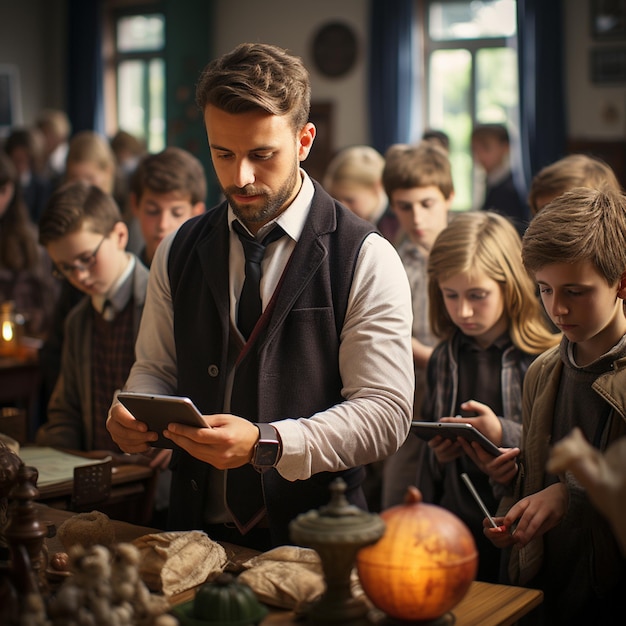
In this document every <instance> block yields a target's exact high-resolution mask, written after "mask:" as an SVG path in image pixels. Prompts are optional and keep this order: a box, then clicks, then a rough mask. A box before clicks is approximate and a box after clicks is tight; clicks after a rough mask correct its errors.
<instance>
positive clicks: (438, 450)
mask: <svg viewBox="0 0 626 626" xmlns="http://www.w3.org/2000/svg"><path fill="white" fill-rule="evenodd" d="M428 445H429V446H430V448H431V450H432V451H433V452H434V453H435V456H436V457H437V461H438V462H439V463H441V464H442V465H443V464H445V463H450V461H454V459H457V458H458V457H460V456H461V455H462V454H463V449H462V448H461V445H460V444H459V442H458V441H452V439H446V438H445V437H441V436H439V435H437V436H436V437H433V438H432V439H431V440H430V441H429V442H428Z"/></svg>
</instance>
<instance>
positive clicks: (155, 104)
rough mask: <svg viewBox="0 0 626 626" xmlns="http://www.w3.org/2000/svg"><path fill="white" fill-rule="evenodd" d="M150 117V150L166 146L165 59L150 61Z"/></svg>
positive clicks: (155, 150)
mask: <svg viewBox="0 0 626 626" xmlns="http://www.w3.org/2000/svg"><path fill="white" fill-rule="evenodd" d="M149 71H150V77H149V81H150V87H149V91H150V119H149V120H148V141H147V144H148V151H149V152H160V151H161V150H163V149H164V148H165V63H164V61H163V59H153V60H152V61H150V70H149Z"/></svg>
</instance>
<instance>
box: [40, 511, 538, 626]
mask: <svg viewBox="0 0 626 626" xmlns="http://www.w3.org/2000/svg"><path fill="white" fill-rule="evenodd" d="M70 515H71V514H70V513H68V512H67V511H59V510H53V509H48V508H47V507H42V509H41V519H42V520H43V519H46V520H48V521H51V522H53V523H54V524H56V525H58V524H60V523H61V522H62V521H63V520H65V519H67V517H69V516H70ZM114 525H115V533H116V539H117V541H119V542H124V541H132V540H133V539H135V538H137V537H140V536H142V535H145V534H148V533H151V532H157V531H155V530H154V529H151V528H147V527H143V526H135V525H133V524H127V523H125V522H117V521H115V522H114ZM46 541H47V543H48V549H49V551H50V552H51V553H52V552H56V551H59V550H61V549H62V548H61V546H60V544H59V542H58V540H57V539H56V538H51V539H47V540H46ZM223 545H224V547H225V548H226V552H227V555H228V557H229V559H230V560H231V561H232V562H233V563H240V562H242V561H244V560H247V559H248V558H250V557H251V556H252V555H253V554H255V552H253V551H251V550H247V549H244V548H239V547H238V546H233V545H231V544H223ZM193 594H194V591H193V590H189V591H187V592H185V593H183V594H180V595H179V596H176V597H175V598H173V599H172V601H173V604H178V603H181V602H185V601H187V600H189V599H191V598H193ZM542 600H543V593H542V592H541V591H537V590H535V589H525V588H522V587H512V586H509V585H493V584H490V583H483V582H473V583H472V585H471V587H470V589H469V591H468V592H467V595H466V596H465V598H463V600H462V601H461V602H460V603H459V604H458V605H457V606H456V607H455V608H454V610H453V611H452V613H453V615H454V617H455V622H454V626H510V625H511V624H514V623H515V622H516V621H517V620H519V619H520V618H521V617H522V616H524V615H526V614H527V613H529V612H530V611H531V610H532V609H534V608H535V607H537V606H539V604H541V602H542ZM301 625H302V622H301V621H300V622H298V621H296V620H295V618H294V615H293V613H292V612H291V611H281V610H278V609H276V610H272V611H271V612H270V614H269V615H268V616H267V617H266V618H265V619H264V620H263V621H262V622H261V626H301Z"/></svg>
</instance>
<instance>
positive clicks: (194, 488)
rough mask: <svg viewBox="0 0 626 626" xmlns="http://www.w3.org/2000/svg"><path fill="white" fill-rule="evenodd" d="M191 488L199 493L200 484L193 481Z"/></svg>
mask: <svg viewBox="0 0 626 626" xmlns="http://www.w3.org/2000/svg"><path fill="white" fill-rule="evenodd" d="M191 488H192V489H193V490H194V491H198V483H197V482H196V481H195V480H193V479H192V481H191Z"/></svg>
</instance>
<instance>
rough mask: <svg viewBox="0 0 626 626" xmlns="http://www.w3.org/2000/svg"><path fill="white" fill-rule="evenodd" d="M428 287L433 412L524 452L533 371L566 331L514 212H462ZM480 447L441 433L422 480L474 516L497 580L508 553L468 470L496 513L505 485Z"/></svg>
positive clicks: (444, 235)
mask: <svg viewBox="0 0 626 626" xmlns="http://www.w3.org/2000/svg"><path fill="white" fill-rule="evenodd" d="M428 290H429V317H430V324H431V329H432V331H433V332H434V334H435V335H436V336H438V337H439V338H440V343H439V344H438V346H437V347H436V348H435V350H434V352H433V354H432V356H431V358H430V360H429V362H428V367H427V381H426V392H425V400H424V406H423V410H422V415H423V418H424V419H425V420H430V421H439V420H441V421H448V422H455V421H456V422H468V423H471V424H472V425H473V426H474V427H475V428H477V429H478V430H480V431H481V432H482V433H483V434H484V435H485V436H487V437H488V438H489V439H490V440H491V441H493V442H494V443H495V444H496V445H497V446H499V447H502V448H504V447H506V448H511V449H512V450H510V451H507V454H509V455H513V454H518V453H519V449H518V448H517V447H516V446H518V445H519V442H520V438H521V416H522V382H523V380H524V375H525V374H526V370H527V369H528V366H529V365H530V363H531V362H532V361H533V360H534V359H535V357H536V356H537V355H538V354H540V353H541V352H543V351H545V350H547V349H548V348H550V347H551V346H553V345H555V344H556V343H558V341H559V339H560V337H559V336H557V335H554V334H552V333H551V332H550V330H549V328H548V326H547V324H546V321H545V316H544V315H543V313H542V311H541V308H540V304H539V301H538V299H537V297H536V296H535V288H534V283H533V282H532V281H531V279H530V277H529V276H528V274H527V273H526V271H525V270H524V267H523V265H522V257H521V240H520V237H519V235H518V234H517V231H516V229H515V228H514V226H513V225H512V224H511V222H510V221H509V220H508V219H507V218H505V217H503V216H501V215H498V214H496V213H493V212H490V211H480V212H472V213H466V214H461V215H459V216H458V217H456V218H455V219H454V220H453V221H452V222H451V224H450V225H449V226H448V227H447V228H445V229H444V230H443V231H442V232H441V233H440V234H439V236H438V238H437V239H436V241H435V244H434V246H433V248H432V250H431V252H430V257H429V262H428ZM473 445H477V444H473ZM475 454H476V452H475V451H474V449H473V447H472V446H470V445H469V444H468V443H465V442H463V441H462V440H460V439H458V440H456V441H452V440H449V439H445V440H444V439H443V438H442V437H435V438H434V439H432V440H431V441H430V442H429V443H428V445H425V446H424V447H423V460H422V463H421V465H420V469H419V474H418V487H420V489H421V490H422V493H423V495H424V499H425V500H426V501H431V502H435V503H437V504H440V505H441V506H444V507H445V508H447V509H449V510H451V511H453V512H454V513H456V514H457V515H458V516H459V517H460V518H461V519H462V520H463V521H465V523H466V524H467V525H468V526H469V528H470V530H471V531H472V533H473V535H474V538H475V539H476V543H477V546H478V549H479V553H480V559H479V570H478V578H479V579H480V580H486V581H491V582H496V581H498V579H499V563H500V554H499V552H498V550H497V549H495V548H494V546H493V545H492V544H491V542H489V541H488V540H487V539H486V538H485V537H484V535H483V532H482V520H483V518H484V515H483V513H482V512H481V510H480V509H479V508H478V506H477V505H476V503H475V501H474V500H473V498H472V496H471V494H470V493H469V491H468V489H467V487H466V485H465V484H463V482H462V480H461V474H462V473H467V474H468V475H469V476H470V478H471V480H472V481H473V483H474V485H475V487H476V489H477V490H478V492H479V493H480V495H481V496H482V498H483V500H484V501H485V503H486V505H487V507H488V508H489V509H490V510H491V511H492V513H495V511H496V509H497V504H498V494H497V493H495V492H494V491H493V490H492V487H491V485H490V482H489V478H488V476H487V475H486V474H485V473H483V472H482V471H481V470H480V469H479V467H478V466H477V465H476V464H475V462H474V460H472V459H476V457H475ZM503 456H504V455H503ZM498 458H500V457H498ZM509 465H511V464H509Z"/></svg>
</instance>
